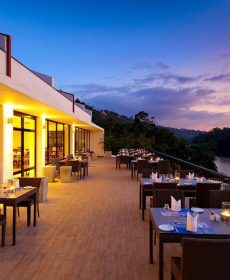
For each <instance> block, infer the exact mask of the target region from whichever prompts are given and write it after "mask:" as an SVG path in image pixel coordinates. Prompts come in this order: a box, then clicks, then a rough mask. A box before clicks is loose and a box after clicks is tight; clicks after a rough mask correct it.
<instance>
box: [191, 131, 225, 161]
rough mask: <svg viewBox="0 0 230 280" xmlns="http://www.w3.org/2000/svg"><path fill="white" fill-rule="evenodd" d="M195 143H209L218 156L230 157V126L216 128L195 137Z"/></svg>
mask: <svg viewBox="0 0 230 280" xmlns="http://www.w3.org/2000/svg"><path fill="white" fill-rule="evenodd" d="M193 143H194V144H198V145H207V146H209V148H210V149H211V151H212V152H213V153H214V154H215V155H217V156H223V157H230V128H229V127H225V128H223V129H220V128H214V129H213V130H211V131H209V132H207V133H205V134H202V135H199V136H197V137H195V138H194V139H193Z"/></svg>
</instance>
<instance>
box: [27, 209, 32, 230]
mask: <svg viewBox="0 0 230 280" xmlns="http://www.w3.org/2000/svg"><path fill="white" fill-rule="evenodd" d="M30 220H31V207H30V206H27V226H28V227H29V226H30Z"/></svg>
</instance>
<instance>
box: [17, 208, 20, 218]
mask: <svg viewBox="0 0 230 280" xmlns="http://www.w3.org/2000/svg"><path fill="white" fill-rule="evenodd" d="M17 208H18V217H19V216H20V212H19V207H17Z"/></svg>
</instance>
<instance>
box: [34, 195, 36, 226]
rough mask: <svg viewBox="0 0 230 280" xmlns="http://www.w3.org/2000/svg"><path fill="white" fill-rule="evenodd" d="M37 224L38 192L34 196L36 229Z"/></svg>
mask: <svg viewBox="0 0 230 280" xmlns="http://www.w3.org/2000/svg"><path fill="white" fill-rule="evenodd" d="M36 224H37V192H35V194H34V227H35V226H36Z"/></svg>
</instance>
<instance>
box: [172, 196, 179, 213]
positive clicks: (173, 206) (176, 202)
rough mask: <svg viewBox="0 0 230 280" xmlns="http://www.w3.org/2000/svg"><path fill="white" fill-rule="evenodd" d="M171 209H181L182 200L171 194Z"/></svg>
mask: <svg viewBox="0 0 230 280" xmlns="http://www.w3.org/2000/svg"><path fill="white" fill-rule="evenodd" d="M171 210H172V211H181V200H180V199H179V200H178V201H177V200H176V199H175V198H174V197H173V196H171Z"/></svg>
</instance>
